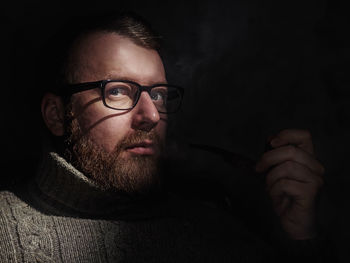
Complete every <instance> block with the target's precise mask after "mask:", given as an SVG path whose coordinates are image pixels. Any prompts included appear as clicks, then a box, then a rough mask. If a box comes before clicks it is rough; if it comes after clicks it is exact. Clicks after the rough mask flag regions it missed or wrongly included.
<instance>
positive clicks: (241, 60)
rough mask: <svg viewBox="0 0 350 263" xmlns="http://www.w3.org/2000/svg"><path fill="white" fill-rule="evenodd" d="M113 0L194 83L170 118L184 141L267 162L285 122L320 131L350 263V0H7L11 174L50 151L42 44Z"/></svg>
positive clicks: (317, 137) (338, 231) (4, 125)
mask: <svg viewBox="0 0 350 263" xmlns="http://www.w3.org/2000/svg"><path fill="white" fill-rule="evenodd" d="M113 9H115V10H118V9H131V10H134V11H136V12H138V13H140V14H141V15H142V16H144V17H145V18H146V19H147V20H149V21H150V22H151V23H152V25H153V27H154V29H155V30H156V31H158V32H159V33H160V34H161V35H162V36H163V41H164V43H165V46H166V52H165V64H166V67H167V72H168V74H169V82H172V83H176V84H181V85H183V86H184V87H185V90H186V91H185V99H184V103H183V108H182V110H181V111H180V112H179V114H178V115H177V116H176V118H175V119H176V120H175V125H174V126H172V128H171V132H172V133H173V134H176V136H178V137H179V138H180V139H181V140H182V141H195V142H201V143H206V144H211V145H216V146H219V147H223V148H225V149H229V150H231V151H234V152H236V153H238V154H241V155H243V156H246V157H248V158H251V159H253V160H257V159H258V158H259V156H260V155H261V154H262V152H263V151H264V145H265V141H266V138H267V137H268V136H269V135H271V134H275V133H276V132H278V131H279V130H281V129H284V128H302V129H308V130H310V131H311V133H312V135H313V141H314V143H315V147H316V152H317V157H318V158H319V160H320V161H321V162H322V163H323V164H324V166H325V167H326V178H327V181H326V182H327V184H326V186H327V191H328V193H329V200H330V202H331V204H332V205H331V206H332V208H334V211H333V212H331V213H332V216H333V217H336V221H335V223H333V225H332V232H333V233H334V237H335V240H336V244H337V248H338V252H339V255H340V258H341V259H342V260H343V261H344V262H346V261H347V259H349V258H350V257H349V252H348V251H349V249H348V247H347V244H346V243H347V241H348V240H349V238H350V228H349V226H348V224H347V221H348V220H349V219H350V213H349V208H348V201H349V200H350V194H349V191H348V188H349V186H350V179H349V176H348V172H349V168H348V163H349V159H348V156H349V153H350V150H349V146H350V90H349V84H350V83H349V69H350V64H349V62H350V49H349V47H350V45H349V44H350V36H349V25H350V24H349V18H348V16H349V15H348V13H349V9H347V8H346V5H345V1H344V2H340V1H334V0H328V1H326V0H319V1H274V2H265V1H258V0H240V1H209V0H202V1H191V2H186V1H135V0H129V1H96V2H95V3H88V2H85V1H72V2H64V1H63V2H62V1H54V2H53V1H11V2H9V1H8V2H7V6H3V7H2V8H1V11H0V12H1V17H0V19H1V38H2V40H1V58H2V59H1V61H0V63H1V65H2V73H3V76H2V78H1V84H2V87H1V92H2V93H1V94H2V96H1V103H0V105H1V106H0V107H1V108H0V110H1V117H2V122H1V126H0V127H1V135H2V137H1V138H2V143H1V146H2V147H1V149H2V156H3V157H2V164H3V167H4V170H5V169H8V171H6V172H5V171H4V172H3V173H2V176H3V178H2V179H3V181H4V182H5V181H8V180H13V178H15V177H16V176H17V177H18V175H17V174H18V171H21V176H22V177H23V176H27V175H26V174H25V175H23V173H28V176H29V175H30V174H32V173H33V172H32V170H31V168H32V167H31V166H33V164H35V162H36V160H37V155H38V152H39V150H40V143H39V140H40V137H41V136H42V134H41V132H40V129H39V126H40V121H39V118H40V115H39V108H40V107H39V104H38V103H37V102H38V100H37V99H36V95H37V94H38V92H37V91H38V90H37V88H36V84H35V81H36V79H35V77H34V71H35V67H34V64H35V59H36V55H37V53H38V52H39V51H40V48H41V47H40V45H41V44H42V42H43V41H45V40H46V39H47V37H48V35H50V33H51V32H53V31H54V30H55V29H57V28H58V27H59V26H60V24H61V23H62V22H63V21H64V20H65V19H66V18H68V17H69V16H71V15H74V14H84V13H89V12H95V11H102V10H113ZM48 85H49V83H48ZM203 165H204V164H203ZM204 166H205V165H204ZM24 167H28V169H24V172H23V168H24ZM213 169H217V167H214V168H213ZM220 169H226V168H225V167H223V166H221V167H220ZM21 176H20V177H19V178H21Z"/></svg>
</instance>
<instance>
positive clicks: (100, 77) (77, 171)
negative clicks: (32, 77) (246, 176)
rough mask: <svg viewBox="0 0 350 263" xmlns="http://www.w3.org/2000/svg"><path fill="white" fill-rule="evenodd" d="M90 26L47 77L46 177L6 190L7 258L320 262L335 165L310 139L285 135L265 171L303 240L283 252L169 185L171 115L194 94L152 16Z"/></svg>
mask: <svg viewBox="0 0 350 263" xmlns="http://www.w3.org/2000/svg"><path fill="white" fill-rule="evenodd" d="M90 21H92V22H93V23H87V24H84V23H83V25H84V27H83V28H79V30H78V31H77V32H76V33H75V34H74V35H73V37H72V41H69V42H67V49H64V47H63V46H61V47H60V48H62V49H64V50H65V51H66V52H64V56H60V58H61V59H62V63H60V64H57V65H59V70H58V71H57V72H56V74H57V76H58V77H57V76H56V77H55V78H54V77H52V75H50V74H47V76H49V78H48V80H51V82H49V83H52V85H48V84H47V82H46V85H48V86H47V87H46V88H47V90H48V92H46V93H45V95H44V96H43V98H42V104H41V112H42V117H43V120H44V123H45V125H46V127H47V128H48V130H49V131H50V133H51V134H52V135H53V136H54V138H53V139H52V144H51V145H50V146H46V149H45V151H44V153H43V160H42V162H41V165H40V166H39V169H38V172H37V174H36V176H35V178H34V179H33V180H30V182H29V184H28V185H26V186H24V188H23V189H16V190H13V191H3V192H2V193H1V195H0V203H1V205H0V221H1V224H0V236H1V239H0V251H1V253H0V261H1V262H273V261H274V260H277V261H278V260H279V257H280V256H283V257H286V256H287V255H288V256H291V257H293V258H291V259H292V260H295V259H300V260H302V259H306V258H309V256H312V257H314V256H315V251H317V252H319V250H317V249H318V248H319V247H317V246H316V248H315V246H314V245H311V246H309V245H305V244H306V243H305V242H303V241H310V242H311V241H312V240H315V239H317V238H316V237H317V235H318V232H317V229H316V227H315V199H316V196H317V193H318V191H319V189H320V187H321V185H322V182H323V179H322V175H323V167H322V165H321V164H320V163H319V162H318V161H317V160H316V159H315V157H314V156H313V148H312V142H311V138H310V135H309V134H308V133H307V132H305V131H299V130H286V131H283V132H281V133H279V134H278V135H276V136H275V137H274V138H273V139H272V140H271V141H270V144H271V147H272V148H273V149H272V150H271V151H268V152H266V153H265V154H264V155H263V156H262V158H261V160H260V161H259V162H258V163H257V165H256V170H257V172H260V173H268V175H267V177H266V186H267V189H268V193H269V194H270V196H271V199H272V201H273V205H274V208H275V210H276V212H277V214H278V218H279V222H280V225H281V226H282V229H283V230H284V233H286V235H287V236H288V238H287V239H286V240H299V241H300V240H303V241H301V243H302V244H303V246H304V247H303V248H300V247H298V246H299V245H296V246H295V245H294V244H291V243H290V244H289V243H287V244H288V246H291V247H292V249H290V250H289V247H288V249H286V250H284V249H283V248H279V247H278V248H274V247H273V246H271V245H270V244H268V243H267V242H265V241H264V240H262V239H260V237H257V236H255V235H254V234H253V233H251V231H250V230H249V229H247V228H246V226H245V225H244V222H241V221H240V220H239V219H237V218H235V217H232V216H231V215H230V214H229V213H228V212H225V211H222V210H220V209H218V208H216V207H212V206H207V205H206V204H204V203H200V202H195V201H192V200H186V199H183V198H182V197H181V196H179V195H178V194H177V193H172V192H169V191H168V190H167V188H165V187H164V179H165V178H166V174H164V173H162V170H161V165H160V160H161V156H162V154H163V151H164V145H165V139H166V128H167V121H168V114H169V113H173V112H176V110H177V109H178V108H179V106H180V102H181V99H182V95H183V90H182V89H181V88H180V87H177V86H175V85H171V84H168V83H167V80H166V75H165V70H164V67H163V63H162V59H161V57H160V55H159V43H158V38H157V36H156V35H155V34H154V33H153V32H152V30H151V29H150V28H149V27H148V26H147V24H146V23H145V22H144V21H143V20H142V19H140V18H139V17H137V16H135V15H130V14H129V15H128V14H126V15H119V16H116V17H115V18H113V19H109V18H108V19H102V20H101V21H98V22H96V21H95V20H94V19H90ZM53 51H56V50H53V49H51V52H53ZM47 58H48V59H49V60H50V59H51V57H47ZM48 69H49V70H52V68H50V67H48ZM47 76H46V77H47ZM50 78H51V79H50ZM257 220H259V219H257ZM296 243H298V244H300V242H296ZM311 243H312V244H314V243H315V242H311ZM282 247H283V246H282ZM309 248H310V249H314V250H315V251H311V252H310V249H309ZM284 260H288V258H284Z"/></svg>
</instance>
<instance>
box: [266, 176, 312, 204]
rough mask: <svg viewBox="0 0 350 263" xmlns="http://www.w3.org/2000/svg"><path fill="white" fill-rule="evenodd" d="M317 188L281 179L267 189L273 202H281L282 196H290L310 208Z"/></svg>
mask: <svg viewBox="0 0 350 263" xmlns="http://www.w3.org/2000/svg"><path fill="white" fill-rule="evenodd" d="M317 191H318V188H317V187H315V186H313V185H310V184H305V183H301V182H298V181H295V180H291V179H282V180H279V181H278V182H277V183H275V184H274V186H273V187H272V188H271V190H270V191H269V194H270V196H271V198H272V200H273V202H274V203H279V202H281V201H282V200H281V199H282V198H286V197H287V198H291V199H292V200H293V201H295V202H297V203H298V205H301V206H302V207H303V208H310V207H312V206H313V204H314V200H315V198H316V194H317Z"/></svg>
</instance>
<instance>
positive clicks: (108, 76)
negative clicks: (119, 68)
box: [106, 74, 168, 86]
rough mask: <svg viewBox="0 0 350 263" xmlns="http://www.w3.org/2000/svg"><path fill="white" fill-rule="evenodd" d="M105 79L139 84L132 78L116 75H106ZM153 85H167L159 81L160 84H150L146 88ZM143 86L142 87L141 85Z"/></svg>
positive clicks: (165, 82) (166, 82)
mask: <svg viewBox="0 0 350 263" xmlns="http://www.w3.org/2000/svg"><path fill="white" fill-rule="evenodd" d="M106 79H111V80H126V81H132V82H136V83H139V82H138V81H137V80H136V79H134V78H130V77H126V76H121V75H116V74H108V75H106ZM155 84H168V81H167V80H165V81H161V82H159V81H158V82H152V83H150V84H149V85H147V86H152V85H155ZM142 86H144V85H142Z"/></svg>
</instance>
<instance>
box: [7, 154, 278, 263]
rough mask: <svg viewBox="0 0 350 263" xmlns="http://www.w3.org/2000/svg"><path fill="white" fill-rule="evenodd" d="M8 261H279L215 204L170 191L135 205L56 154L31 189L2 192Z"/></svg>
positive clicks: (31, 184)
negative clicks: (98, 184)
mask: <svg viewBox="0 0 350 263" xmlns="http://www.w3.org/2000/svg"><path fill="white" fill-rule="evenodd" d="M0 262H55V263H57V262H75V263H79V262H272V253H271V250H270V248H269V247H268V246H267V245H266V244H265V243H264V242H262V241H261V240H259V239H258V238H256V237H255V236H254V235H252V234H251V233H249V231H248V230H247V229H246V228H245V226H244V224H242V223H241V222H239V221H238V220H236V219H235V218H233V217H232V216H230V215H229V214H227V213H225V212H224V211H221V210H219V209H216V208H214V207H211V206H208V205H205V204H201V203H197V202H191V201H188V200H182V199H180V198H178V197H175V196H172V195H164V196H162V198H160V199H159V200H158V201H155V202H149V203H141V204H140V203H137V204H134V203H132V202H129V201H125V199H124V198H121V197H120V196H117V195H115V194H112V193H108V192H105V191H103V190H102V189H100V188H99V187H98V186H96V185H95V184H94V182H93V181H91V180H89V179H88V178H87V177H86V176H84V175H83V174H82V173H81V172H79V171H78V170H77V169H75V168H74V167H73V166H72V165H71V164H69V163H68V162H67V161H66V160H65V159H63V158H62V157H60V156H59V155H58V154H56V153H54V152H50V153H49V154H48V155H47V157H46V158H45V159H44V161H43V162H42V165H41V167H40V168H39V169H38V172H37V175H36V177H34V179H33V180H32V181H31V182H30V183H29V184H28V185H26V186H25V187H24V188H23V189H17V190H12V191H2V192H0Z"/></svg>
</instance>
